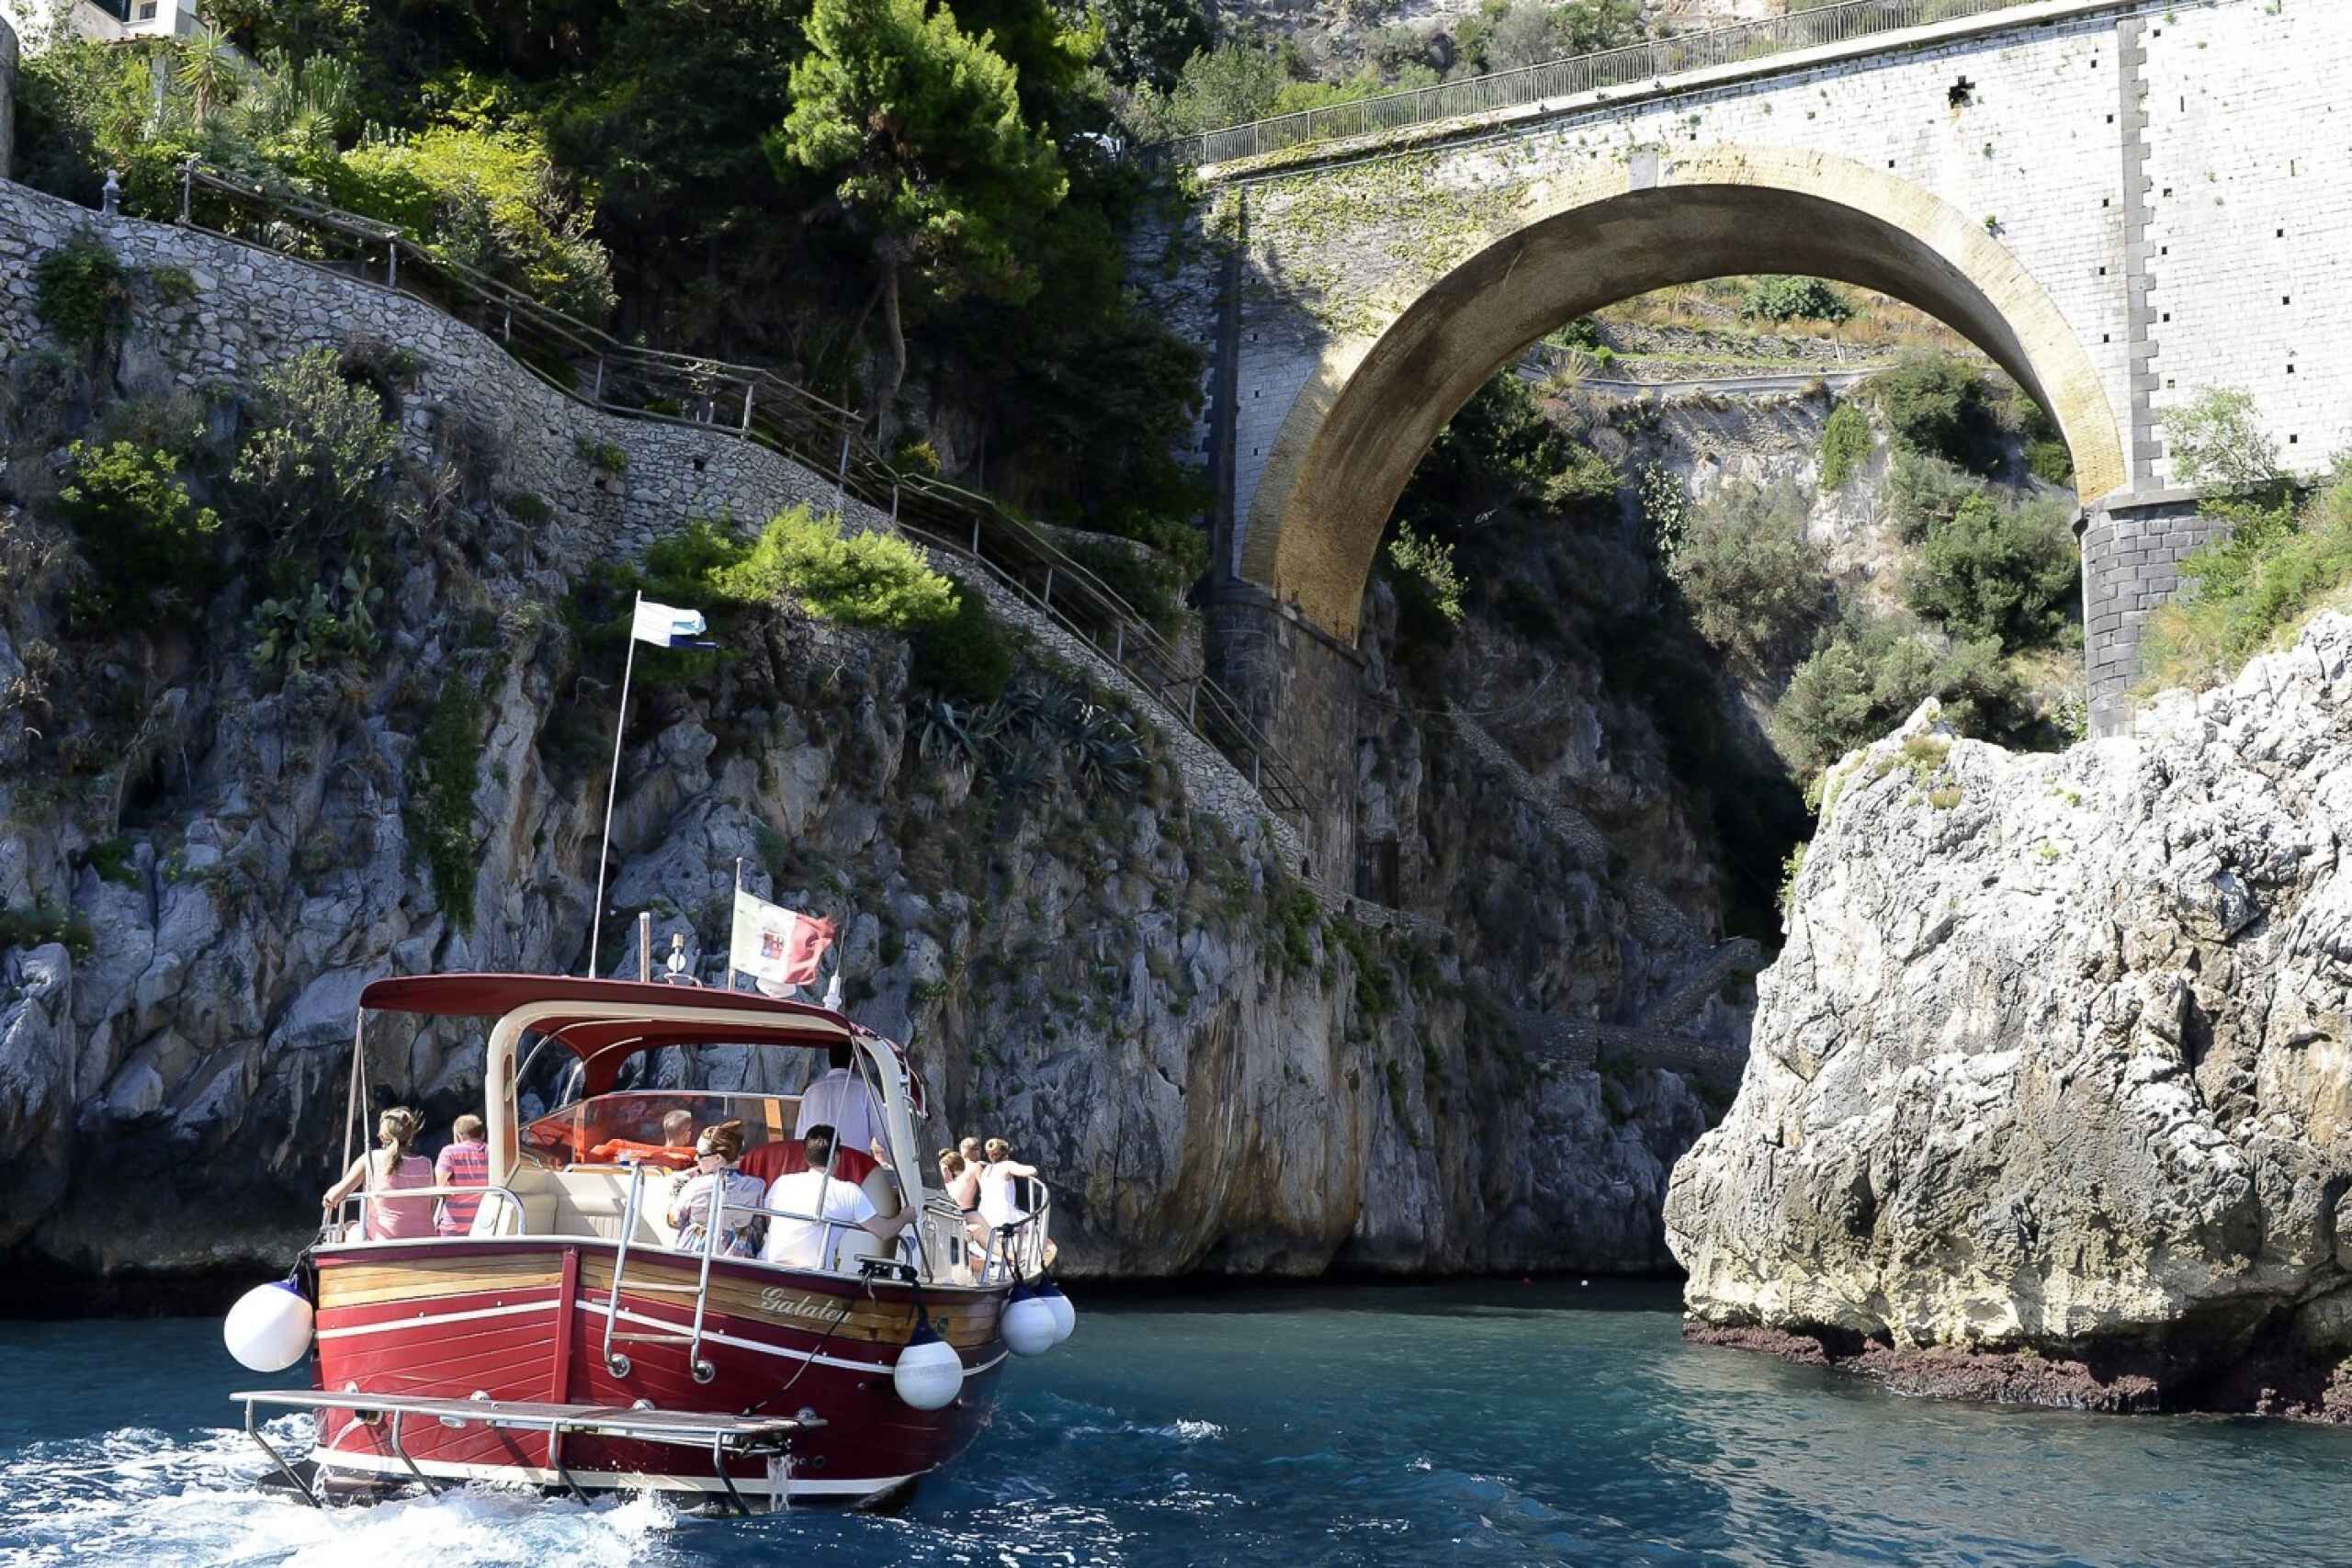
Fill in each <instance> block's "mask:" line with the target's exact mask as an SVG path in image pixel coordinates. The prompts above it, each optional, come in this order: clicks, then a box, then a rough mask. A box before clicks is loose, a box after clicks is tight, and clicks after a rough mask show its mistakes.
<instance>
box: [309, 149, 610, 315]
mask: <svg viewBox="0 0 2352 1568" xmlns="http://www.w3.org/2000/svg"><path fill="white" fill-rule="evenodd" d="M321 172H322V175H323V177H324V180H325V183H326V186H327V191H328V194H329V196H330V197H331V198H332V199H333V200H334V203H335V205H336V206H338V207H343V208H347V209H350V210H352V211H354V212H359V213H364V214H366V215H367V216H368V217H370V218H380V219H382V220H385V221H387V222H390V223H397V224H400V225H401V227H403V228H405V229H408V230H409V231H411V232H413V233H414V234H415V235H417V236H418V237H419V238H420V239H421V240H422V241H423V242H424V244H425V246H426V248H427V249H428V250H430V251H431V252H432V253H433V254H435V255H436V256H439V257H441V258H442V259H444V260H447V261H451V262H455V263H458V264H459V265H463V266H468V267H470V268H472V269H473V270H474V271H476V272H479V273H482V274H485V275H487V276H491V277H492V278H495V279H497V280H498V281H499V282H501V283H504V284H507V285H509V286H511V287H513V288H519V289H521V290H522V291H523V292H525V293H526V294H529V295H531V296H532V297H533V298H535V299H542V300H545V301H546V302H547V303H548V304H550V305H553V306H555V307H556V308H557V309H558V310H568V311H570V312H571V314H573V315H575V316H580V317H582V318H584V319H586V320H587V321H591V322H595V323H602V322H603V321H604V320H605V317H607V316H609V315H610V314H612V310H613V306H614V304H615V301H616V296H615V294H614V290H613V277H612V261H611V258H610V257H608V256H607V255H606V254H605V249H604V247H603V246H602V245H600V244H598V243H596V241H595V240H594V238H592V237H591V235H590V232H589V223H590V215H589V213H588V212H587V211H585V210H584V209H578V208H575V207H573V206H571V204H569V203H567V202H566V201H565V199H564V198H563V197H562V195H561V189H562V187H561V185H560V182H559V180H558V179H557V177H556V172H555V169H554V166H553V164H551V163H550V162H549V161H548V153H547V149H546V148H545V147H544V146H543V145H542V144H541V143H540V141H538V139H537V136H536V134H535V133H532V132H529V131H526V130H520V129H515V128H509V129H504V130H481V129H475V128H472V127H461V126H454V125H446V124H444V125H435V126H432V127H429V128H428V129H426V130H422V131H419V132H418V133H416V134H415V135H413V136H411V137H408V138H406V139H405V140H389V139H382V138H379V139H377V140H371V141H364V142H362V143H361V144H360V145H359V146H357V147H355V148H353V149H351V150H350V151H349V152H345V153H343V154H342V155H341V156H340V157H339V158H335V159H333V160H331V161H329V162H326V163H325V164H323V166H322V171H321Z"/></svg>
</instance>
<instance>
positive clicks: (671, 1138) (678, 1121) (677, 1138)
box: [662, 1108, 695, 1149]
mask: <svg viewBox="0 0 2352 1568" xmlns="http://www.w3.org/2000/svg"><path fill="white" fill-rule="evenodd" d="M662 1146H663V1147H665V1148H673V1149H691V1148H694V1147H695V1113H694V1112H693V1111H687V1110H684V1109H683V1108H681V1109H679V1110H676V1111H671V1112H669V1113H668V1114H667V1115H665V1116H663V1117H662Z"/></svg>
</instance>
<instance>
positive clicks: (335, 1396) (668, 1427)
mask: <svg viewBox="0 0 2352 1568" xmlns="http://www.w3.org/2000/svg"><path fill="white" fill-rule="evenodd" d="M229 1397H230V1399H231V1400H232V1401H233V1402H235V1403H237V1404H243V1406H244V1407H245V1433H246V1435H247V1436H248V1437H250V1438H253V1440H254V1442H256V1443H258V1444H260V1445H261V1449H262V1451H263V1452H264V1453H266V1454H267V1455H268V1456H269V1458H270V1462H271V1463H273V1464H275V1465H276V1466H277V1470H278V1473H279V1474H281V1475H283V1476H284V1477H285V1478H286V1479H287V1480H288V1482H290V1483H292V1484H293V1486H294V1488H295V1490H297V1491H299V1492H300V1493H301V1495H302V1496H303V1498H304V1500H305V1501H307V1502H309V1503H310V1505H311V1506H312V1507H322V1506H324V1504H323V1503H322V1502H321V1500H320V1498H319V1495H318V1493H317V1491H316V1490H315V1489H314V1488H313V1487H312V1486H311V1483H309V1482H308V1481H306V1480H305V1479H304V1478H303V1477H302V1476H300V1474H298V1473H297V1472H296V1471H295V1469H294V1467H293V1466H292V1465H289V1464H288V1463H287V1462H286V1459H285V1456H283V1455H282V1454H280V1453H279V1452H278V1451H277V1449H276V1448H275V1447H273V1446H272V1445H271V1443H270V1441H269V1439H268V1438H265V1437H264V1436H262V1433H261V1428H260V1427H259V1425H258V1424H257V1423H256V1422H255V1420H254V1412H255V1411H256V1410H257V1409H259V1408H260V1407H261V1406H263V1405H280V1406H284V1407H285V1408H287V1409H289V1410H348V1411H351V1412H353V1413H354V1414H356V1415H360V1416H377V1417H379V1418H380V1417H389V1420H390V1432H389V1434H388V1435H389V1438H390V1447H391V1450H392V1452H393V1453H394V1454H396V1455H398V1456H399V1458H400V1461H401V1463H402V1464H403V1465H405V1466H406V1467H407V1468H408V1472H409V1473H410V1474H411V1475H413V1476H414V1477H415V1478H416V1481H417V1483H418V1484H419V1485H421V1486H423V1487H424V1489H425V1490H426V1491H427V1492H435V1491H438V1490H440V1487H439V1486H438V1485H436V1484H435V1482H434V1481H433V1479H432V1478H431V1477H429V1476H427V1475H426V1474H425V1473H424V1471H422V1470H420V1469H418V1468H417V1464H416V1461H414V1460H413V1459H411V1458H410V1457H409V1454H408V1450H407V1449H406V1448H404V1447H403V1446H402V1445H401V1423H402V1422H403V1421H405V1420H407V1419H409V1418H410V1417H412V1416H413V1417H419V1418H422V1419H425V1420H432V1421H440V1422H443V1423H445V1424H447V1425H451V1426H461V1425H465V1424H467V1423H472V1422H478V1423H480V1424H481V1425H482V1426H485V1427H503V1428H507V1429H511V1430H515V1431H525V1432H545V1433H547V1434H548V1437H550V1438H555V1437H560V1436H563V1435H566V1434H578V1435H580V1436H583V1437H596V1438H622V1439H626V1440H628V1441H634V1442H647V1443H668V1444H672V1445H673V1446H675V1447H679V1448H691V1449H698V1450H707V1451H708V1453H709V1454H710V1459H711V1468H712V1470H713V1471H714V1472H716V1473H717V1475H718V1480H719V1483H721V1484H722V1485H723V1486H725V1487H726V1489H727V1495H728V1496H729V1498H730V1499H731V1500H732V1501H733V1503H734V1505H735V1506H736V1508H737V1510H738V1511H740V1512H741V1513H745V1514H748V1513H750V1512H751V1511H752V1510H751V1506H750V1505H748V1504H747V1503H745V1502H744V1500H743V1497H742V1495H741V1493H740V1492H738V1491H737V1490H736V1487H735V1483H734V1481H733V1479H732V1478H731V1477H729V1474H728V1473H727V1461H728V1460H729V1458H732V1457H737V1456H747V1455H755V1454H775V1453H783V1452H785V1451H786V1450H788V1449H789V1447H790V1446H791V1442H792V1439H793V1438H796V1437H797V1436H799V1435H800V1434H801V1433H803V1432H809V1431H814V1430H815V1429H817V1428H818V1427H822V1426H824V1425H825V1422H824V1420H823V1418H822V1417H820V1416H818V1415H817V1414H816V1413H815V1412H814V1411H808V1410H804V1411H802V1412H800V1413H799V1414H798V1415H797V1416H729V1415H726V1414H724V1413H721V1412H718V1411H701V1410H655V1409H652V1408H650V1407H644V1406H637V1405H622V1404H543V1403H540V1402H538V1401H536V1400H515V1399H443V1398H435V1397H433V1396H431V1395H427V1394H411V1393H357V1392H356V1391H354V1392H345V1393H331V1392H328V1391H326V1390H323V1389H308V1388H275V1389H251V1390H246V1391H244V1392H242V1393H232V1394H231V1395H230V1396H229ZM555 1468H556V1472H557V1474H559V1475H560V1476H562V1478H563V1484H564V1488H565V1490H567V1491H569V1492H570V1493H571V1495H573V1496H575V1497H578V1498H580V1499H581V1500H582V1501H583V1502H584V1501H585V1500H586V1497H587V1495H586V1494H585V1493H584V1492H582V1490H581V1488H580V1485H579V1483H577V1482H574V1481H573V1480H572V1479H571V1474H570V1473H569V1472H566V1471H565V1469H564V1468H563V1465H562V1463H561V1462H560V1461H558V1462H557V1464H556V1467H555Z"/></svg>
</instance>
